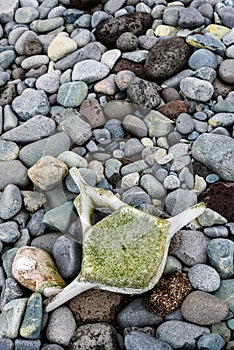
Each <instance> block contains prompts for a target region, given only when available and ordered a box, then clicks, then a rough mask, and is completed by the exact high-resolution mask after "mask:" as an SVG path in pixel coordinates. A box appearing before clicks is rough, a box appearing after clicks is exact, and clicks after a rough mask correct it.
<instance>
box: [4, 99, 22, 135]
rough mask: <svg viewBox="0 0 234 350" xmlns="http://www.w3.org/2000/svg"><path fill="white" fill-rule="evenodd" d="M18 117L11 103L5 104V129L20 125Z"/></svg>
mask: <svg viewBox="0 0 234 350" xmlns="http://www.w3.org/2000/svg"><path fill="white" fill-rule="evenodd" d="M18 122H19V120H18V117H17V116H16V114H15V113H14V112H13V110H12V108H11V106H10V105H6V106H4V124H3V129H4V131H8V130H11V129H13V128H16V127H17V125H18Z"/></svg>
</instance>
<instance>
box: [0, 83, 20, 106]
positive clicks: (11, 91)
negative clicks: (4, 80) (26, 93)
mask: <svg viewBox="0 0 234 350" xmlns="http://www.w3.org/2000/svg"><path fill="white" fill-rule="evenodd" d="M16 95H17V94H16V89H15V85H14V84H8V86H7V87H4V88H2V89H0V106H2V107H4V106H6V105H8V104H11V102H12V101H13V100H14V98H15V97H16Z"/></svg>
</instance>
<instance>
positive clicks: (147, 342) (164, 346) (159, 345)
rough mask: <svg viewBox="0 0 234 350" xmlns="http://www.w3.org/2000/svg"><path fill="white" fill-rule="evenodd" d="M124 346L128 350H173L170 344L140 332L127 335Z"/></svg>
mask: <svg viewBox="0 0 234 350" xmlns="http://www.w3.org/2000/svg"><path fill="white" fill-rule="evenodd" d="M124 344H125V347H126V349H127V350H142V349H147V350H172V347H171V346H170V345H169V344H168V343H166V342H164V341H162V340H159V339H155V338H154V337H151V336H150V335H148V334H144V333H142V332H138V331H134V332H131V333H129V334H127V335H126V337H125V339H124Z"/></svg>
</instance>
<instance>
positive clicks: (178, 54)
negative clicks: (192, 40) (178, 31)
mask: <svg viewBox="0 0 234 350" xmlns="http://www.w3.org/2000/svg"><path fill="white" fill-rule="evenodd" d="M190 50H191V49H190V47H189V46H188V44H186V42H185V41H184V39H182V38H171V39H166V40H163V41H161V42H159V43H157V44H156V45H155V46H154V47H153V48H152V49H151V51H150V52H149V55H148V57H147V59H146V63H145V66H144V70H145V73H146V75H147V76H148V77H149V78H151V79H153V80H155V79H156V80H157V79H165V78H169V77H171V76H172V75H174V74H176V73H178V72H179V71H181V70H182V69H183V68H184V67H185V65H186V64H187V61H188V58H189V56H190V53H191V51H190ZM172 52H173V55H171V53H172Z"/></svg>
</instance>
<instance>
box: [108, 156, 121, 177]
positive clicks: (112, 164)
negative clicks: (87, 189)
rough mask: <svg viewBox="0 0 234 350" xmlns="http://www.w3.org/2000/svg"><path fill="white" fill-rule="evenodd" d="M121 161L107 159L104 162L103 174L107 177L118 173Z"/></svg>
mask: <svg viewBox="0 0 234 350" xmlns="http://www.w3.org/2000/svg"><path fill="white" fill-rule="evenodd" d="M121 166H122V163H121V162H120V161H119V160H118V159H113V158H111V159H108V160H107V161H106V164H105V175H106V177H107V179H110V178H111V177H112V176H114V175H116V174H119V173H120V168H121Z"/></svg>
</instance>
